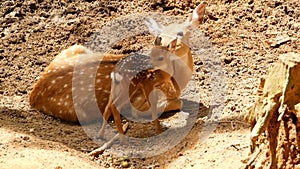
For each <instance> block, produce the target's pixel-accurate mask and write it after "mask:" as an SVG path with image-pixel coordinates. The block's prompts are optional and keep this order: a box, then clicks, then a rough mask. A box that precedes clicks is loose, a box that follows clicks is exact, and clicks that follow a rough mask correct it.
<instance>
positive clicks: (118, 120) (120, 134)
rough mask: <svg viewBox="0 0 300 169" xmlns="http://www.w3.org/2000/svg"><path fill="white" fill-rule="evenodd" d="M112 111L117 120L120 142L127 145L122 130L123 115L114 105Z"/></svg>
mask: <svg viewBox="0 0 300 169" xmlns="http://www.w3.org/2000/svg"><path fill="white" fill-rule="evenodd" d="M111 110H112V114H113V117H114V120H115V124H116V127H117V130H118V132H119V136H120V140H121V142H122V143H126V141H125V139H124V131H123V128H122V122H121V115H120V113H119V111H118V110H117V108H116V106H115V105H114V104H113V105H112V107H111Z"/></svg>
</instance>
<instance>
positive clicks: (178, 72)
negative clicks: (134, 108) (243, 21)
mask: <svg viewBox="0 0 300 169" xmlns="http://www.w3.org/2000/svg"><path fill="white" fill-rule="evenodd" d="M205 7H206V3H205V2H202V3H201V4H200V5H198V6H197V7H196V8H195V9H194V11H193V13H192V15H190V16H189V17H188V18H187V20H186V21H185V22H183V23H180V24H175V23H173V24H170V25H168V26H162V25H159V24H158V23H157V22H155V21H154V20H153V19H149V20H148V21H146V25H147V26H148V28H149V30H150V32H151V33H152V34H154V35H156V39H155V41H154V45H155V46H154V47H153V48H152V49H151V53H150V56H149V57H148V56H145V55H137V54H133V55H129V56H127V57H126V58H125V59H122V60H121V61H120V62H119V63H118V64H117V65H116V67H115V70H114V71H113V72H112V74H111V78H112V87H111V92H110V97H109V101H108V104H107V106H106V108H105V111H104V114H103V121H104V123H103V125H102V128H101V129H100V132H99V135H100V136H103V135H104V130H105V125H106V121H107V120H108V117H109V116H110V115H111V114H112V115H113V117H114V119H115V123H116V126H117V130H118V132H119V133H120V137H121V139H122V140H123V129H122V124H121V118H120V112H119V111H120V110H121V109H122V107H123V106H124V105H127V104H128V103H129V102H130V99H131V98H132V97H131V96H132V95H130V96H128V95H127V93H131V94H132V92H130V89H132V88H135V89H137V88H139V89H141V91H142V93H144V94H143V96H146V101H147V105H148V106H147V108H149V107H150V112H151V115H152V120H153V121H154V123H155V127H156V131H157V132H158V133H159V132H160V127H159V121H158V119H157V118H158V115H157V113H158V112H159V109H160V107H159V106H158V105H157V104H158V99H159V98H158V95H159V94H158V93H157V91H154V89H161V88H160V87H161V86H163V85H164V84H169V85H170V86H172V87H173V89H172V91H173V92H172V93H174V94H175V93H176V94H178V96H180V92H181V90H182V89H183V88H185V87H186V85H187V84H188V82H189V80H190V79H191V77H192V74H193V69H194V68H193V64H194V62H193V57H192V54H191V49H190V47H189V45H188V44H189V38H190V32H189V31H188V30H187V28H188V27H189V26H191V25H195V26H197V25H198V24H199V23H201V22H202V21H203V16H204V13H205ZM172 54H173V55H172ZM170 82H171V83H170ZM171 84H172V85H171ZM127 88H129V92H128V89H127ZM136 91H137V90H136ZM168 92H169V91H168ZM176 98H178V97H176ZM180 105H181V104H180Z"/></svg>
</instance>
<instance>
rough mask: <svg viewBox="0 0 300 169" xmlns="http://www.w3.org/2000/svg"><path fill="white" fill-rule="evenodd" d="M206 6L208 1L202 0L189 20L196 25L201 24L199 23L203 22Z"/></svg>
mask: <svg viewBox="0 0 300 169" xmlns="http://www.w3.org/2000/svg"><path fill="white" fill-rule="evenodd" d="M206 6H207V2H205V1H202V2H201V4H200V5H198V6H197V7H196V8H195V9H194V10H193V13H192V14H190V16H189V17H188V19H187V21H188V22H189V23H190V24H192V25H194V26H199V24H201V23H202V22H203V17H204V14H205V7H206Z"/></svg>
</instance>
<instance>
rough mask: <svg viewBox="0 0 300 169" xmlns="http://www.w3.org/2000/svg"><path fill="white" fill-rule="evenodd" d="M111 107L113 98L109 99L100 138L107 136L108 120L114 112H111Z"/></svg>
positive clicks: (99, 134)
mask: <svg viewBox="0 0 300 169" xmlns="http://www.w3.org/2000/svg"><path fill="white" fill-rule="evenodd" d="M111 107H112V97H111V96H110V97H109V100H108V103H107V105H106V107H105V110H104V113H103V123H102V127H101V129H100V131H99V133H98V136H99V137H102V138H103V137H104V134H105V126H106V124H107V121H108V118H109V117H110V115H111V113H112V111H111Z"/></svg>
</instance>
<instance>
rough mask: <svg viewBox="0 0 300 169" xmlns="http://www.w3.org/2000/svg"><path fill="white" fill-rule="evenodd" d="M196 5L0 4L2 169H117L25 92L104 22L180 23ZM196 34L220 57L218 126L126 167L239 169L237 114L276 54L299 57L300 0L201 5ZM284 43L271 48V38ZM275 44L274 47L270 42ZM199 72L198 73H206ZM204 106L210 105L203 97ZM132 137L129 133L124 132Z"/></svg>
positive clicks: (245, 136) (205, 84)
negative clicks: (160, 16)
mask: <svg viewBox="0 0 300 169" xmlns="http://www.w3.org/2000/svg"><path fill="white" fill-rule="evenodd" d="M199 3H200V1H192V0H184V1H180V2H179V1H175V0H158V1H154V0H151V1H144V0H142V1H140V0H131V1H127V0H122V1H104V0H98V1H93V0H86V1H83V0H79V1H68V0H66V1H50V0H45V1H40V0H38V1H35V0H30V1H24V2H23V1H20V0H16V1H9V0H2V1H1V4H0V23H1V24H0V39H1V41H0V112H1V113H0V140H1V141H0V168H50V169H54V168H56V169H59V168H104V167H105V168H122V166H121V159H120V157H116V156H112V155H111V153H109V151H106V152H104V154H103V155H100V156H99V157H97V158H91V157H88V155H87V154H88V152H90V151H91V150H93V149H95V148H97V147H98V145H97V144H95V143H94V142H93V141H92V140H91V139H89V138H88V137H87V135H86V134H85V133H84V131H83V129H82V128H81V126H79V125H78V124H70V123H67V122H63V121H61V120H59V119H55V118H53V117H50V116H47V115H44V114H42V113H41V112H38V111H36V110H33V109H31V108H30V107H29V105H28V97H29V94H30V91H31V89H32V85H33V84H34V83H35V82H36V81H37V79H38V77H39V75H40V73H41V72H42V71H43V69H44V68H45V67H46V66H47V65H48V64H49V63H50V62H51V60H52V59H53V58H54V57H55V56H56V55H57V54H58V53H59V52H61V51H62V50H63V49H66V48H68V47H69V46H71V45H74V44H85V43H86V42H87V41H89V38H90V37H91V36H92V35H93V34H94V33H95V32H97V30H98V29H99V28H100V27H101V26H103V25H104V24H105V23H107V22H109V21H111V20H113V19H116V18H118V17H120V16H125V15H128V14H133V13H142V12H161V13H164V14H166V15H173V16H186V15H187V14H188V13H189V12H191V11H192V9H193V8H194V7H196V5H197V4H199ZM208 4H209V5H208V7H207V13H206V16H205V22H204V24H203V25H201V26H200V29H201V31H202V32H203V33H204V34H205V35H206V36H207V37H208V38H209V40H210V42H211V43H212V44H213V46H214V48H215V49H216V50H217V52H218V53H219V56H218V57H219V58H220V61H221V64H222V68H223V69H224V71H225V72H226V82H227V84H226V85H227V95H226V102H225V108H224V111H223V115H224V116H223V117H224V118H223V119H222V120H221V121H220V123H219V125H218V127H217V129H216V130H215V131H214V133H213V134H211V135H210V136H209V137H208V139H207V141H206V142H205V143H203V144H201V143H199V142H198V138H199V137H198V136H199V130H200V129H201V127H202V125H203V121H202V120H201V119H202V117H199V119H198V120H197V122H196V124H195V125H194V127H193V129H192V130H191V131H190V133H189V134H188V136H186V138H185V139H184V140H183V141H181V142H180V143H179V144H178V145H177V146H175V147H174V148H173V149H171V150H169V151H167V152H165V153H163V154H161V155H158V156H154V157H150V158H143V159H129V160H128V163H129V167H130V168H240V167H241V166H243V163H242V160H243V159H245V158H247V157H248V153H249V125H247V124H245V123H244V122H242V121H241V118H240V115H241V114H242V113H244V112H246V111H247V108H248V107H249V106H251V105H252V104H253V103H254V101H255V98H256V97H255V94H256V90H257V87H258V84H259V79H260V77H263V76H265V75H266V73H267V71H268V68H269V67H271V66H272V65H273V64H274V63H275V62H276V61H277V60H278V55H279V54H282V53H286V52H298V53H300V48H299V47H298V46H299V45H300V41H299V38H300V34H299V31H300V4H299V2H298V0H289V1H284V0H275V1H274V0H238V1H231V0H222V1H208ZM280 37H289V39H288V41H287V42H282V43H277V44H276V38H280ZM277 42H278V41H277ZM195 65H196V72H195V74H199V73H201V74H203V76H202V78H200V84H201V89H203V94H202V95H210V92H209V86H210V82H209V80H208V79H209V78H208V77H207V71H206V69H205V67H204V66H203V65H202V63H201V61H200V60H198V59H195ZM203 72H204V73H203ZM201 103H202V104H203V105H204V106H206V107H209V106H210V105H209V101H208V98H206V97H204V98H203V100H201ZM130 130H134V128H130Z"/></svg>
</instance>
